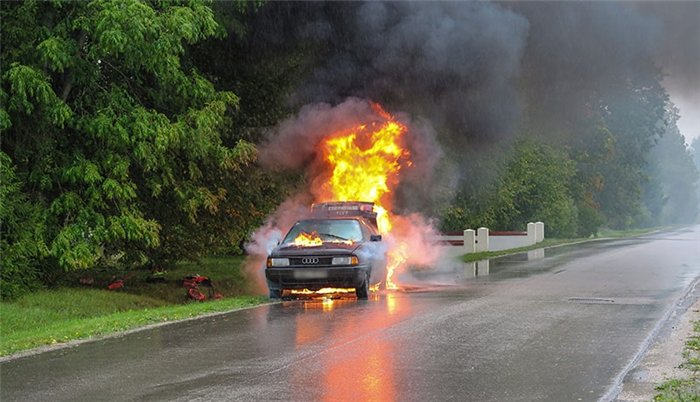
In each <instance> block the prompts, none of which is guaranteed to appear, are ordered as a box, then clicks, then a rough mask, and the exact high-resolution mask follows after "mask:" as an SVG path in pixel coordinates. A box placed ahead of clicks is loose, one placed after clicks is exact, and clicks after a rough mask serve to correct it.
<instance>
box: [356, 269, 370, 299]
mask: <svg viewBox="0 0 700 402" xmlns="http://www.w3.org/2000/svg"><path fill="white" fill-rule="evenodd" d="M355 294H356V295H357V298H358V299H360V300H367V298H368V297H369V277H368V275H365V279H364V280H363V281H362V284H361V285H360V286H358V287H356V288H355Z"/></svg>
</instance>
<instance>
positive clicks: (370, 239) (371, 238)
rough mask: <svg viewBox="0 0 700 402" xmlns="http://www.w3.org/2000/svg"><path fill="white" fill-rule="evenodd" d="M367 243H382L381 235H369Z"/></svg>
mask: <svg viewBox="0 0 700 402" xmlns="http://www.w3.org/2000/svg"><path fill="white" fill-rule="evenodd" d="M369 241H382V235H371V236H369Z"/></svg>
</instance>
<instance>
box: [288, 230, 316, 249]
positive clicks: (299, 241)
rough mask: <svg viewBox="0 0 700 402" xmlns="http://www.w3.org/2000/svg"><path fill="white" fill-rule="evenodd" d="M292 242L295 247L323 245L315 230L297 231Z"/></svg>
mask: <svg viewBox="0 0 700 402" xmlns="http://www.w3.org/2000/svg"><path fill="white" fill-rule="evenodd" d="M292 244H294V245H295V246H297V247H318V246H322V245H323V241H321V238H320V237H318V234H317V233H316V232H312V233H299V236H297V237H295V238H294V241H293V242H292Z"/></svg>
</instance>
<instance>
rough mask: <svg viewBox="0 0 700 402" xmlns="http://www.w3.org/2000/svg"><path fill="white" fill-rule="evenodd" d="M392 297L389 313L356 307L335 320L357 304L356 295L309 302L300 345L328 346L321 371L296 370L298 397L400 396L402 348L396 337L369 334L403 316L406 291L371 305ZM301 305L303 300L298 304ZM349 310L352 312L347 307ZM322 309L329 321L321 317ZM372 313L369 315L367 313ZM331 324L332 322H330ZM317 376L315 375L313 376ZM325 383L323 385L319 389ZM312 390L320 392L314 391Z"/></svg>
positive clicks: (378, 298)
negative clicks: (397, 357)
mask: <svg viewBox="0 0 700 402" xmlns="http://www.w3.org/2000/svg"><path fill="white" fill-rule="evenodd" d="M382 298H386V311H382V310H373V311H366V310H363V309H358V310H353V311H357V312H358V313H359V314H357V315H353V316H354V319H348V318H347V317H346V318H344V319H342V320H338V321H333V317H334V316H335V312H336V311H338V309H343V308H344V307H348V308H357V305H356V302H355V301H354V300H352V299H315V300H313V301H306V302H303V303H304V310H305V313H303V314H299V315H297V316H296V320H297V326H296V327H297V333H296V338H295V339H296V345H297V347H298V348H308V347H309V346H310V345H317V346H318V347H324V348H325V350H323V351H321V352H320V353H319V354H318V355H317V354H316V353H314V356H317V357H314V359H318V360H317V364H318V365H319V366H318V367H317V370H313V369H312V370H309V367H308V366H304V365H299V366H295V370H293V372H292V373H290V380H291V381H292V386H291V388H292V390H295V391H296V392H295V395H292V398H291V399H292V400H305V399H313V400H320V401H328V402H336V401H338V400H346V399H347V396H348V395H350V394H351V395H352V399H353V400H358V401H387V402H391V401H394V400H396V395H397V384H396V375H395V372H394V361H393V357H394V356H395V355H396V352H397V351H398V350H399V345H396V344H395V342H394V340H393V339H392V338H385V337H377V336H367V335H368V334H372V333H374V332H376V331H379V330H380V329H382V328H385V327H386V324H387V320H392V321H394V320H397V321H398V320H401V317H400V316H401V314H400V313H401V312H402V311H404V310H402V308H401V307H402V306H401V303H402V302H404V301H407V299H406V298H402V297H401V296H400V294H393V293H387V294H383V295H378V294H375V295H373V297H372V296H371V297H370V303H373V302H381V299H382ZM297 305H298V304H297ZM343 312H344V313H346V312H347V311H345V310H344V311H343ZM318 313H321V314H323V316H324V317H325V316H326V315H327V316H328V319H323V320H319V317H318V315H317V314H318ZM363 313H368V314H363ZM329 323H331V324H329ZM309 374H313V375H309ZM319 383H320V384H322V386H320V387H319ZM309 389H313V390H317V391H318V392H319V394H314V395H309V394H308V393H306V394H305V392H308V390H309Z"/></svg>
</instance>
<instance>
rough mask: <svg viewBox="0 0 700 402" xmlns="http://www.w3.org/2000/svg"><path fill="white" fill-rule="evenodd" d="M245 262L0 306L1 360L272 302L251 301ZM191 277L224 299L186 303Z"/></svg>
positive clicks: (212, 261)
mask: <svg viewBox="0 0 700 402" xmlns="http://www.w3.org/2000/svg"><path fill="white" fill-rule="evenodd" d="M242 263H243V258H242V257H213V258H206V259H203V260H202V263H201V264H192V263H183V264H178V266H177V267H176V268H175V269H173V270H171V271H168V272H167V273H166V275H165V278H164V281H163V282H159V283H148V282H146V277H148V275H149V273H145V272H144V273H139V272H137V273H136V274H137V275H136V277H134V278H131V279H128V280H126V281H125V282H124V288H122V289H119V290H107V289H106V284H107V283H109V282H110V281H111V279H112V278H110V277H100V276H99V273H93V274H95V275H94V276H95V278H94V279H95V285H94V286H93V287H91V288H79V287H63V288H60V289H55V290H47V291H41V292H36V293H32V294H28V295H25V296H23V297H21V298H20V299H18V300H14V301H12V302H2V303H0V313H1V314H0V339H1V340H2V341H1V342H0V356H9V355H12V354H15V353H19V352H22V351H27V350H30V349H34V348H37V347H41V346H47V345H53V344H57V343H66V342H71V341H76V340H83V339H90V338H98V337H103V336H107V335H111V334H115V333H119V332H124V331H129V330H132V329H136V328H139V327H143V326H147V325H151V324H157V323H163V322H169V321H177V320H182V319H187V318H192V317H197V316H201V315H205V314H211V313H216V312H225V311H230V310H235V309H240V308H244V307H249V306H254V305H259V304H263V303H267V302H269V299H268V298H267V297H263V296H251V293H252V292H251V291H250V289H249V288H248V286H249V285H248V284H249V283H250V282H251V281H250V280H248V278H247V277H246V275H245V273H244V271H243V270H242V268H241V266H242ZM193 273H199V274H201V275H204V276H208V277H209V278H211V279H212V281H213V282H214V286H215V290H216V292H219V293H221V294H222V295H223V296H224V297H223V299H221V300H211V301H204V302H191V301H190V302H188V301H187V298H186V289H185V288H183V286H182V278H183V277H184V276H186V275H189V274H193Z"/></svg>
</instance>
